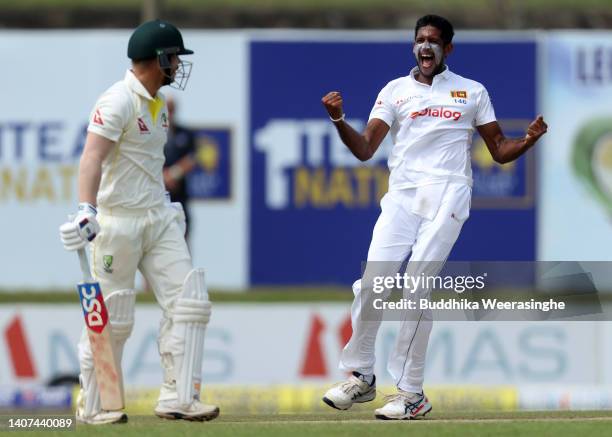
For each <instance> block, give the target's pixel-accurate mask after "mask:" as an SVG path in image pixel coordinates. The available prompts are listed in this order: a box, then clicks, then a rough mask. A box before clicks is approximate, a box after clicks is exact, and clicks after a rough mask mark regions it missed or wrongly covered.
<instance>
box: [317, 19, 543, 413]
mask: <svg viewBox="0 0 612 437" xmlns="http://www.w3.org/2000/svg"><path fill="white" fill-rule="evenodd" d="M453 35H454V30H453V26H452V25H451V23H450V22H449V21H448V20H446V19H444V18H442V17H440V16H436V15H426V16H424V17H422V18H420V19H419V20H418V21H417V23H416V27H415V39H414V45H413V53H414V56H415V58H416V62H417V66H416V67H414V68H413V69H412V70H411V72H410V74H409V75H408V76H405V77H401V78H398V79H396V80H393V81H391V82H389V83H388V84H387V85H386V86H385V87H384V88H383V89H382V91H381V92H380V93H379V95H378V97H377V99H376V101H375V103H374V106H373V108H372V111H371V113H370V117H369V121H368V124H367V126H366V128H365V130H364V131H363V133H361V134H360V133H359V132H357V131H355V130H354V129H353V128H352V127H351V126H350V125H349V124H348V123H347V122H346V121H345V114H344V110H343V99H342V95H341V94H340V92H337V91H333V92H330V93H328V94H327V95H325V96H324V97H323V99H322V103H323V105H324V106H325V108H326V110H327V112H328V114H329V117H330V119H331V121H332V122H333V123H334V125H335V127H336V129H337V131H338V134H339V135H340V138H341V139H342V141H343V142H344V144H345V145H346V146H347V147H348V148H349V149H350V150H351V152H352V153H353V155H354V156H355V157H357V158H358V159H359V160H360V161H367V160H368V159H370V158H371V157H372V156H373V155H374V153H375V152H376V150H377V149H378V147H379V145H380V144H381V142H382V141H383V139H384V138H385V136H386V135H387V134H388V133H389V132H390V133H391V137H392V138H391V139H392V142H393V149H392V151H391V155H390V157H389V161H388V162H389V168H390V171H391V172H390V176H389V191H388V193H387V194H386V195H385V196H384V197H383V199H382V200H381V208H382V211H381V214H380V216H379V218H378V220H377V222H376V225H375V226H374V231H373V234H372V241H371V243H370V249H369V252H368V257H367V261H368V262H367V265H366V269H365V272H364V274H363V277H362V279H360V280H358V281H356V282H355V283H354V284H353V292H354V294H355V298H354V301H353V305H352V308H351V322H352V328H353V333H352V336H351V339H350V340H349V342H348V343H347V345H346V346H345V347H344V350H343V351H342V356H341V360H340V368H341V369H342V370H345V371H348V372H352V375H351V376H350V377H349V379H348V380H347V381H345V382H342V383H340V384H338V385H336V386H334V387H332V388H331V389H330V390H328V391H327V392H326V393H325V395H324V397H323V401H324V402H325V403H326V404H328V405H329V406H331V407H334V408H337V409H340V410H346V409H348V408H350V407H351V406H352V405H353V403H361V402H369V401H372V400H373V399H374V398H375V397H376V377H375V375H374V364H375V361H376V357H375V344H376V336H377V333H378V329H379V327H380V323H381V311H382V310H378V311H379V313H378V314H374V315H373V314H372V302H373V287H372V284H371V283H368V281H365V280H363V278H370V279H371V278H373V277H374V276H378V275H376V274H372V272H374V271H375V269H381V265H383V266H382V270H383V273H384V274H383V277H384V276H387V277H391V276H393V277H394V276H395V275H396V274H397V273H399V271H400V269H401V268H402V265H403V263H404V262H405V261H406V259H407V258H408V257H409V256H410V258H409V262H408V264H407V267H406V274H407V275H408V276H409V277H413V278H415V277H416V278H418V277H419V276H422V275H425V277H435V276H436V275H438V274H439V272H440V270H441V269H442V267H443V265H444V262H445V261H446V259H447V257H448V256H449V254H450V251H451V249H452V247H453V245H454V244H455V241H456V240H457V238H458V237H459V233H460V231H461V228H462V226H463V224H464V222H465V221H466V220H467V218H468V216H469V210H470V201H471V194H472V189H471V186H472V171H471V156H470V146H471V143H472V134H473V131H474V129H477V130H478V133H479V134H480V136H481V137H482V138H483V139H484V141H485V143H486V145H487V148H488V149H489V152H490V153H491V155H492V157H493V159H494V160H495V161H496V162H498V163H500V164H503V163H508V162H511V161H514V160H515V159H517V158H519V157H520V156H521V155H523V154H524V153H525V152H526V151H527V150H529V149H530V148H531V147H532V146H533V145H534V144H535V143H536V141H537V140H538V139H539V138H540V137H541V136H542V135H543V134H544V133H546V130H547V126H546V123H544V120H543V118H542V117H541V116H539V117H537V119H536V120H534V121H533V122H532V123H531V124H530V125H529V127H528V128H527V132H526V135H525V136H524V137H523V138H518V139H510V138H506V137H505V136H504V134H503V132H502V131H501V128H500V126H499V124H498V122H497V121H496V117H495V112H494V110H493V106H492V104H491V100H490V99H489V94H488V93H487V90H486V89H485V87H484V86H483V85H481V84H480V83H478V82H475V81H473V80H470V79H466V78H463V77H461V76H459V75H457V74H455V73H453V72H451V71H450V69H449V68H448V66H447V65H446V62H445V61H446V57H447V56H448V55H449V54H450V53H451V52H452V50H453V44H452V39H453ZM483 56H486V54H483ZM483 59H484V58H483ZM485 62H486V61H485ZM500 67H501V66H500ZM501 68H503V67H501ZM500 231H501V232H503V230H500ZM376 272H377V273H378V271H376ZM410 291H411V292H413V291H414V294H413V295H412V297H410V298H409V299H410V300H412V301H413V303H418V302H420V298H426V299H429V297H430V296H429V293H430V291H431V290H429V289H427V288H426V287H420V288H417V289H416V290H410ZM390 292H391V290H389V289H387V290H386V295H383V294H380V295H377V297H378V298H383V300H384V299H385V298H386V297H387V296H388V295H389V293H390ZM368 313H369V316H368ZM401 317H402V318H403V320H402V321H401V325H400V328H399V332H398V335H397V339H396V344H395V346H394V349H393V350H392V352H391V357H390V359H389V365H388V371H389V373H390V374H391V376H392V377H393V379H394V381H395V384H396V386H397V393H396V394H395V395H392V396H390V397H388V398H387V399H386V404H385V405H384V406H383V407H382V408H379V409H377V410H376V411H375V416H376V418H378V419H416V418H420V417H423V416H425V415H426V414H427V413H429V411H431V409H432V406H431V404H430V402H429V401H428V399H427V397H426V396H425V394H424V392H423V380H424V374H425V356H426V352H427V344H428V341H429V334H430V332H431V328H432V321H433V317H432V311H431V309H427V308H425V309H419V306H416V308H415V309H414V310H412V309H406V310H405V312H403V313H402V316H401Z"/></svg>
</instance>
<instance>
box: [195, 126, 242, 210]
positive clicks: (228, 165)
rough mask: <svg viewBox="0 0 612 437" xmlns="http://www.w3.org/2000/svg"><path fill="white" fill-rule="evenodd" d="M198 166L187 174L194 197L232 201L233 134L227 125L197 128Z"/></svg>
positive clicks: (196, 152) (196, 154)
mask: <svg viewBox="0 0 612 437" xmlns="http://www.w3.org/2000/svg"><path fill="white" fill-rule="evenodd" d="M194 132H195V153H194V158H195V161H196V166H195V168H194V169H193V170H192V171H191V172H190V173H189V175H188V176H187V191H188V192H189V197H190V198H191V199H192V200H229V199H230V198H231V195H232V187H231V182H232V135H231V130H230V128H227V127H207V128H201V129H196V130H195V131H194Z"/></svg>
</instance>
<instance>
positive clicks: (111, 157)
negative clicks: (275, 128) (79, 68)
mask: <svg viewBox="0 0 612 437" xmlns="http://www.w3.org/2000/svg"><path fill="white" fill-rule="evenodd" d="M190 54H193V51H192V50H189V49H186V48H185V46H184V44H183V38H182V36H181V33H180V31H179V30H178V29H177V28H176V27H175V26H174V25H172V24H171V23H168V22H165V21H161V20H153V21H148V22H146V23H144V24H142V25H140V26H139V27H138V28H137V29H136V30H134V32H133V33H132V35H131V37H130V39H129V43H128V50H127V55H128V58H130V59H131V61H132V65H131V68H130V69H129V70H128V71H127V72H126V74H125V77H124V78H123V79H122V80H120V81H119V82H116V83H115V84H114V85H113V86H111V87H110V88H109V89H108V90H106V91H105V92H104V93H103V94H102V95H101V96H100V98H99V99H98V101H97V102H96V104H95V106H94V109H93V111H92V112H91V115H90V118H89V126H88V128H87V138H86V140H85V146H84V148H83V154H82V156H81V160H80V164H79V174H78V186H79V190H78V191H79V202H80V203H79V205H78V212H77V214H76V218H75V219H74V220H70V221H68V222H67V223H65V224H63V225H62V226H61V227H60V237H61V240H62V243H63V244H64V248H65V249H66V250H68V251H76V250H80V249H83V248H85V247H86V246H87V245H88V244H89V243H90V242H91V271H92V273H93V276H94V278H95V279H96V280H97V281H98V282H99V283H100V286H101V289H102V291H103V293H104V301H105V303H106V307H107V309H108V313H109V314H108V317H109V321H110V327H111V333H112V336H113V344H112V347H113V349H114V356H116V357H118V361H119V365H120V363H121V356H122V352H123V348H124V346H125V343H126V341H127V339H128V338H129V337H130V335H131V333H132V330H133V326H134V307H135V300H136V291H135V290H134V282H135V275H136V271H137V270H139V271H140V272H141V273H142V274H143V276H144V277H145V278H146V280H147V282H148V283H149V284H150V285H151V287H152V289H153V292H154V293H155V297H156V300H157V302H158V303H159V305H160V307H161V309H162V311H163V313H162V319H161V323H160V326H159V334H158V338H157V340H158V347H159V354H160V359H161V365H162V369H163V382H162V385H161V390H160V394H159V397H158V401H157V405H156V406H155V409H154V412H155V414H156V415H157V416H159V417H162V418H165V419H171V420H174V419H184V420H189V421H203V420H210V419H214V418H215V417H217V416H218V414H219V408H218V407H216V406H214V405H205V404H203V403H201V402H200V389H201V387H200V385H201V378H200V376H201V374H202V348H203V346H202V345H203V341H204V333H205V330H206V326H207V324H208V321H209V319H210V311H211V305H210V302H209V301H208V292H207V290H206V285H205V282H204V272H203V269H197V268H196V269H194V268H193V265H192V259H191V256H190V254H189V250H188V248H187V244H186V241H185V238H184V235H185V216H184V214H183V211H182V208H181V207H180V204H172V203H171V202H170V201H169V199H168V198H167V196H166V190H165V186H164V179H163V163H164V154H163V151H164V145H165V144H166V139H167V131H168V129H169V121H168V114H167V112H168V110H167V107H166V100H165V97H164V95H163V94H162V93H161V92H159V90H160V88H161V87H163V86H165V85H170V86H172V87H174V88H178V89H181V90H182V89H184V88H185V86H186V84H187V80H188V78H189V75H190V72H191V63H190V62H187V61H184V60H182V59H181V58H180V56H183V55H190ZM79 364H80V370H81V374H80V382H81V390H80V392H79V396H78V399H77V405H76V418H77V421H79V422H82V423H87V424H92V425H98V424H106V423H124V422H126V421H127V415H126V414H125V412H123V411H105V410H103V409H102V407H101V404H100V396H99V389H98V382H97V381H96V374H95V371H94V370H95V369H94V361H93V356H92V351H91V345H90V343H89V340H88V337H87V334H86V332H85V331H84V332H83V335H82V337H81V340H80V342H79Z"/></svg>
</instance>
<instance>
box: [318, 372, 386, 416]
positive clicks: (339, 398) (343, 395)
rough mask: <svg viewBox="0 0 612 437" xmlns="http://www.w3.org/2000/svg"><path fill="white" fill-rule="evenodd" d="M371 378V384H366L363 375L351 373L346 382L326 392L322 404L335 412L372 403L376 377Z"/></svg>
mask: <svg viewBox="0 0 612 437" xmlns="http://www.w3.org/2000/svg"><path fill="white" fill-rule="evenodd" d="M372 378H373V379H372V383H371V384H368V382H367V381H365V380H364V379H363V375H360V374H359V373H357V372H353V374H352V375H351V376H350V377H349V379H348V380H346V381H344V382H341V383H340V384H336V385H335V386H333V387H332V388H330V389H329V390H327V392H326V393H325V395H324V396H323V402H325V403H326V404H327V405H329V406H330V407H332V408H336V409H337V410H348V409H349V408H351V406H352V405H353V404H358V403H363V402H370V401H373V400H374V399H375V398H376V376H373V377H372Z"/></svg>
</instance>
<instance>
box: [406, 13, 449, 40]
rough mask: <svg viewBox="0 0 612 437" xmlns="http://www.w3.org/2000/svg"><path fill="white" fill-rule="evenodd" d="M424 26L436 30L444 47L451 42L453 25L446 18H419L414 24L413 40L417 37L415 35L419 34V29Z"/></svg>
mask: <svg viewBox="0 0 612 437" xmlns="http://www.w3.org/2000/svg"><path fill="white" fill-rule="evenodd" d="M425 26H433V27H435V28H436V29H438V30H439V31H440V33H441V36H442V41H444V45H446V44H450V43H451V42H453V36H454V35H455V31H454V30H453V25H452V24H451V23H450V21H448V20H447V19H446V18H444V17H441V16H439V15H425V16H423V17H421V18H419V19H418V20H417V22H416V27H415V28H414V37H415V38H416V36H417V33H419V29H420V28H421V27H425Z"/></svg>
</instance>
